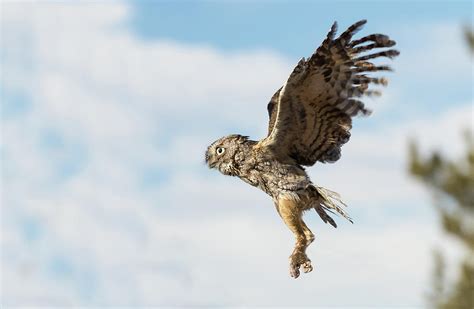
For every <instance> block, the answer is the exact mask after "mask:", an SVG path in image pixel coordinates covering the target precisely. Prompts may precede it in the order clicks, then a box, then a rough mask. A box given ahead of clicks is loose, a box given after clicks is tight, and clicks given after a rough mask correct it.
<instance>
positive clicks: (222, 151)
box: [216, 147, 225, 156]
mask: <svg viewBox="0 0 474 309" xmlns="http://www.w3.org/2000/svg"><path fill="white" fill-rule="evenodd" d="M224 152H225V149H224V148H222V147H217V149H216V153H217V154H218V155H219V156H220V155H221V154H223V153H224Z"/></svg>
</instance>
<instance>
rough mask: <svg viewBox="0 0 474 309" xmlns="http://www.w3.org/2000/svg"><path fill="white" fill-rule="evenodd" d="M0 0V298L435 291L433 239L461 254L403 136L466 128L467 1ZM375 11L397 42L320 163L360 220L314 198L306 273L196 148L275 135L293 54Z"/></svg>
mask: <svg viewBox="0 0 474 309" xmlns="http://www.w3.org/2000/svg"><path fill="white" fill-rule="evenodd" d="M1 17H2V20H1V22H2V39H1V40H0V44H1V45H0V51H1V66H2V76H1V80H0V87H1V97H2V100H1V101H2V104H1V105H2V115H1V126H2V128H1V129H2V130H1V135H2V136H1V137H2V138H1V148H0V149H1V160H2V161H1V162H2V166H1V168H2V171H1V180H2V216H1V223H2V225H1V229H2V233H1V234H2V254H1V259H2V264H1V265H2V303H3V304H4V305H47V306H53V305H55V306H60V307H63V306H68V305H77V306H105V305H114V306H118V305H122V306H130V307H138V306H153V305H156V306H160V305H161V306H166V305H204V306H207V305H221V306H222V305H248V306H259V305H269V306H296V305H306V306H354V305H357V306H375V307H384V306H391V305H395V306H407V305H408V306H422V305H423V304H424V298H423V297H424V295H425V294H424V293H425V292H426V290H427V288H428V282H429V276H430V265H431V264H430V263H431V251H432V249H433V248H434V247H440V248H441V249H443V250H444V251H446V252H447V253H448V261H449V263H450V264H452V263H453V262H454V261H456V258H457V257H458V256H459V255H460V254H461V251H460V249H459V248H458V247H457V245H456V244H455V243H453V242H451V241H450V239H449V238H446V237H445V236H443V234H442V232H441V231H440V230H439V228H438V222H437V220H436V216H435V213H434V210H433V207H432V205H431V199H430V195H429V193H428V192H426V191H425V190H424V188H423V187H421V186H420V185H419V184H417V183H416V182H414V181H413V180H411V179H410V178H409V177H408V176H407V175H406V171H405V170H406V152H407V151H406V146H407V142H408V140H409V139H410V138H413V137H415V138H418V139H419V140H420V141H421V143H422V146H423V149H424V150H423V151H424V152H426V151H427V150H428V149H431V148H438V149H441V151H442V152H444V153H446V154H447V155H449V156H452V157H455V156H456V155H458V154H460V153H461V151H462V143H461V140H462V139H461V136H460V132H461V130H462V128H465V127H471V128H472V120H473V111H472V86H473V80H472V58H470V56H469V54H468V52H467V49H466V47H465V45H464V42H463V37H462V25H463V24H465V23H469V22H471V23H472V3H471V2H470V1H462V2H461V1H449V2H448V1H446V2H428V1H420V2H413V1H397V2H395V1H393V2H388V1H384V2H375V1H367V2H360V1H359V2H353V1H351V2H343V1H336V2H334V1H333V2H329V1H327V2H315V1H314V2H311V1H307V2H298V1H294V2H293V1H292V2H290V1H288V2H284V1H277V2H269V1H265V2H263V1H262V2H252V1H246V2H185V1H174V2H162V1H156V2H153V1H141V2H133V3H127V2H125V3H122V2H113V3H112V2H107V3H105V2H100V3H94V2H79V3H65V2H39V3H34V4H33V3H27V2H21V3H13V2H6V3H2V15H1ZM362 18H365V19H368V23H367V25H366V26H365V28H364V29H363V30H362V31H361V33H360V34H359V35H366V34H369V33H373V32H381V33H387V34H389V35H390V36H391V37H393V38H394V39H395V40H396V41H397V43H398V44H397V48H398V49H399V50H400V51H401V55H400V57H399V58H397V59H396V60H395V61H393V63H392V66H393V67H394V69H395V72H394V73H391V74H390V75H389V76H388V77H389V80H390V84H389V86H388V87H387V88H386V89H383V96H382V97H381V98H377V99H368V100H367V103H368V105H369V106H370V107H372V108H373V109H374V113H373V115H372V116H371V117H369V118H366V119H356V120H355V121H354V128H353V130H352V137H351V141H350V142H349V143H348V144H347V145H345V146H344V148H343V157H342V159H341V160H340V161H338V162H337V163H336V164H331V165H317V166H315V167H312V168H309V169H308V171H309V174H310V176H311V177H312V179H313V181H314V182H315V183H317V184H318V185H322V186H325V187H328V188H329V189H332V190H335V191H337V192H339V193H341V195H342V196H343V199H344V200H345V202H346V203H347V204H349V209H348V211H349V213H350V214H351V216H352V217H353V218H354V219H355V224H354V225H350V224H345V223H343V222H342V220H338V223H339V228H338V229H337V230H334V229H332V228H329V227H327V226H325V225H324V224H323V223H322V222H320V220H319V219H318V218H317V217H316V216H315V214H309V213H308V214H307V215H306V218H307V223H308V225H309V226H310V228H311V229H312V230H313V231H314V232H315V234H316V242H315V243H314V244H313V245H312V246H311V247H310V249H309V254H310V255H311V257H312V260H313V262H314V264H315V265H316V269H315V271H313V273H311V274H309V275H306V276H303V277H302V278H300V279H299V280H297V281H293V280H290V279H291V278H289V276H288V274H287V256H288V255H289V253H290V250H291V245H292V243H293V239H292V235H291V233H290V232H289V231H288V230H287V229H286V227H285V226H284V224H283V223H282V222H281V221H280V218H279V217H278V215H277V214H276V212H275V211H274V207H273V205H272V202H271V200H270V199H269V198H268V197H267V196H265V195H264V194H263V193H262V192H260V191H258V190H257V189H255V188H251V187H249V186H248V185H246V184H244V183H243V182H241V181H239V180H237V179H233V178H230V177H223V176H222V175H219V174H217V173H215V172H214V171H209V170H208V169H207V168H206V167H205V165H204V162H203V160H204V159H203V153H204V150H205V149H206V147H207V145H208V144H209V143H211V142H212V141H213V140H215V139H216V138H218V137H220V136H222V135H225V134H229V133H242V134H246V135H250V136H251V137H252V138H255V139H258V138H261V137H263V136H264V134H265V132H266V121H267V115H266V103H267V101H268V99H269V98H270V97H271V95H272V94H273V92H274V91H275V90H276V89H278V88H279V87H280V86H281V84H282V83H283V82H284V80H285V78H286V77H287V75H288V73H289V72H290V70H291V69H292V67H293V66H294V64H295V63H296V62H297V60H298V59H299V58H301V57H303V56H308V55H309V54H310V53H311V51H312V50H314V49H315V48H316V47H317V45H318V44H319V43H320V42H321V41H322V39H323V38H324V36H325V34H326V32H327V30H328V29H329V27H330V25H331V24H332V22H333V21H334V20H337V21H338V22H339V27H340V28H339V29H340V31H342V30H344V28H345V27H347V26H349V25H350V24H351V23H352V22H355V21H357V20H359V19H362ZM269 290H271V291H272V293H271V295H269V294H268V293H269V292H268V291H269ZM341 290H342V291H344V296H341V294H340V291H341ZM394 291H395V292H394Z"/></svg>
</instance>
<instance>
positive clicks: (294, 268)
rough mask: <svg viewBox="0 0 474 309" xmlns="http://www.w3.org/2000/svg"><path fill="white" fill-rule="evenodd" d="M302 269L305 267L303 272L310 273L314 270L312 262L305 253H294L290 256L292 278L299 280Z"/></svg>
mask: <svg viewBox="0 0 474 309" xmlns="http://www.w3.org/2000/svg"><path fill="white" fill-rule="evenodd" d="M300 267H303V272H305V273H309V272H310V271H312V270H313V266H312V265H311V260H310V259H309V258H308V256H307V255H306V253H304V252H299V251H297V252H293V254H292V255H291V256H290V276H291V277H292V278H295V279H296V278H298V277H299V276H300Z"/></svg>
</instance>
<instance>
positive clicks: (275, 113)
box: [259, 20, 399, 166]
mask: <svg viewBox="0 0 474 309" xmlns="http://www.w3.org/2000/svg"><path fill="white" fill-rule="evenodd" d="M365 23H366V21H365V20H361V21H359V22H357V23H355V24H353V25H352V26H350V27H349V28H348V29H347V30H346V31H344V32H343V33H342V34H341V35H340V36H339V37H338V38H335V37H336V31H337V23H334V24H333V25H332V27H331V29H330V31H329V33H328V34H327V36H326V38H325V39H324V41H323V42H322V44H321V45H320V46H319V47H318V49H317V50H316V51H315V52H314V53H313V55H311V57H310V58H309V59H307V60H306V59H305V58H303V59H301V60H300V61H299V62H298V64H297V65H296V67H295V68H294V69H293V71H292V73H291V74H290V76H289V78H288V80H287V81H286V83H285V84H284V85H283V86H282V87H281V88H280V89H279V90H278V91H277V92H276V93H275V94H274V95H273V97H272V99H271V100H270V103H269V104H268V112H269V117H270V121H269V126H268V136H267V137H266V138H265V139H263V140H262V141H260V143H259V146H260V147H268V148H270V149H271V150H272V151H273V152H274V153H276V154H277V155H278V156H279V158H280V159H282V160H285V159H292V160H294V161H296V163H298V164H301V165H307V166H310V165H313V164H315V163H316V162H317V161H320V162H335V161H337V160H338V159H339V158H340V156H341V146H342V145H343V144H345V143H346V142H347V141H349V138H350V129H351V128H352V117H355V116H359V115H360V116H367V115H369V114H370V112H371V111H370V110H368V109H367V108H366V107H365V105H364V103H363V102H362V101H361V100H359V99H358V98H360V97H362V96H364V95H380V92H379V91H377V90H372V89H369V85H382V86H385V85H386V84H387V80H386V79H385V78H380V77H371V76H368V75H367V74H366V73H371V72H378V71H391V68H390V67H389V66H387V65H375V64H373V63H371V62H369V61H367V60H370V59H374V58H379V57H388V58H393V57H395V56H397V55H398V54H399V52H398V51H397V50H394V49H388V50H383V51H378V52H374V53H372V54H363V55H361V53H365V52H369V51H372V50H374V49H377V48H389V47H392V46H394V45H395V41H393V40H391V39H390V38H389V37H388V36H386V35H383V34H372V35H368V36H365V37H363V38H361V39H358V40H352V37H353V36H354V34H355V33H356V32H357V31H359V30H360V29H361V28H362V26H363V25H364V24H365ZM365 43H367V44H366V45H361V44H365Z"/></svg>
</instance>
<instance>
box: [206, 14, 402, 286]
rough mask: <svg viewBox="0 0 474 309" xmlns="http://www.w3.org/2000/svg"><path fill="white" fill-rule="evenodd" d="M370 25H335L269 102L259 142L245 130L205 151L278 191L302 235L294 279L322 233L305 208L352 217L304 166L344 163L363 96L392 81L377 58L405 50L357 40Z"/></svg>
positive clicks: (227, 168) (386, 41)
mask: <svg viewBox="0 0 474 309" xmlns="http://www.w3.org/2000/svg"><path fill="white" fill-rule="evenodd" d="M365 23H366V21H365V20H361V21H359V22H356V23H355V24H353V25H352V26H350V27H349V28H348V29H347V30H346V31H344V32H343V33H342V34H341V35H340V36H339V37H337V38H336V31H337V23H334V24H333V25H332V27H331V29H330V31H329V33H328V34H327V37H326V38H325V39H324V41H323V42H322V44H321V46H319V47H318V48H317V49H316V51H315V52H314V53H313V54H312V55H311V56H310V57H309V58H308V59H305V58H303V59H301V60H300V61H299V62H298V64H297V65H296V67H295V68H294V69H293V71H292V72H291V74H290V76H289V77H288V79H287V80H286V82H285V83H284V84H283V86H282V87H281V88H280V89H278V90H277V91H276V93H275V94H274V95H273V96H272V98H271V100H270V102H269V103H268V105H267V109H268V114H269V118H270V119H269V124H268V134H267V137H265V138H264V139H262V140H260V141H253V140H251V139H249V138H248V137H247V136H242V135H238V134H233V135H229V136H225V137H222V138H220V139H218V140H217V141H215V142H214V143H212V144H211V145H210V146H209V147H208V148H207V151H206V153H205V160H206V163H207V165H208V166H209V168H211V169H217V170H218V171H220V172H221V173H222V174H224V175H228V176H236V177H239V178H240V179H242V180H243V181H245V182H247V183H248V184H250V185H252V186H255V187H258V188H260V189H261V190H262V191H264V192H265V193H267V194H268V195H269V196H271V198H272V199H273V202H274V204H275V207H276V210H277V212H278V214H279V215H280V217H281V218H282V220H283V222H284V223H285V224H286V226H287V227H288V228H289V229H290V230H291V232H292V233H293V234H294V236H295V239H296V243H295V246H294V249H293V252H292V254H291V255H290V258H289V260H290V261H289V266H290V275H291V276H292V277H293V278H298V277H299V275H300V270H302V271H303V272H305V273H308V272H310V271H312V269H313V267H312V265H311V260H310V259H309V258H308V256H307V254H306V248H307V247H308V246H309V245H310V244H311V243H312V242H313V240H314V234H313V233H312V232H311V230H310V229H309V228H308V227H307V226H306V224H305V222H304V221H303V218H302V215H303V212H304V211H305V210H311V209H314V210H315V211H316V213H317V214H318V215H319V216H320V217H321V219H322V220H323V221H324V222H325V223H329V224H331V225H332V226H334V227H337V225H336V222H335V221H334V220H333V218H331V217H330V216H329V214H328V212H329V213H337V214H339V215H341V216H342V217H344V218H346V219H347V220H349V221H351V222H352V220H351V218H350V217H349V216H348V215H347V213H346V212H345V210H344V208H345V206H346V205H345V204H344V203H343V202H342V201H341V199H340V197H339V195H338V194H337V193H336V192H333V191H330V190H328V189H325V188H322V187H319V186H317V185H315V184H314V183H313V182H312V181H311V180H310V178H309V176H308V174H307V173H306V172H305V168H304V167H305V166H312V165H314V164H315V163H316V162H321V163H333V162H336V161H337V160H338V159H339V158H340V157H341V147H342V145H343V144H345V143H347V141H349V138H350V135H351V134H350V130H351V127H352V118H353V117H355V116H367V115H369V114H370V110H369V109H367V108H366V107H365V106H364V103H363V102H362V101H360V99H361V98H362V97H364V96H371V95H380V92H379V91H377V90H372V89H369V85H371V84H376V85H384V86H385V85H386V84H387V81H386V79H385V78H380V77H371V76H370V75H368V74H370V72H378V71H390V70H391V69H390V67H389V66H387V65H376V64H373V63H372V62H370V61H369V60H371V59H375V58H379V57H387V58H394V57H395V56H397V55H398V54H399V52H398V51H397V50H395V49H390V47H392V46H394V45H395V41H393V40H391V39H390V38H389V37H388V36H386V35H383V34H371V35H368V36H365V37H362V38H360V39H353V35H354V34H355V33H356V32H357V31H358V30H360V29H361V28H362V26H363V25H364V24H365Z"/></svg>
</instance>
